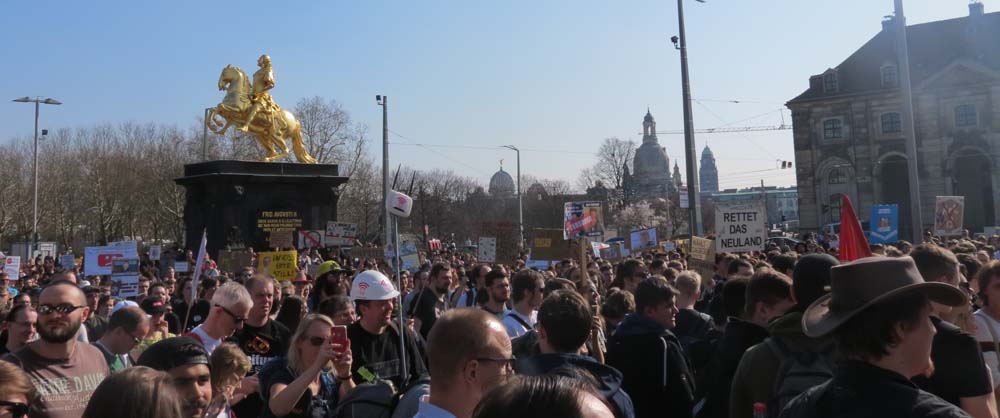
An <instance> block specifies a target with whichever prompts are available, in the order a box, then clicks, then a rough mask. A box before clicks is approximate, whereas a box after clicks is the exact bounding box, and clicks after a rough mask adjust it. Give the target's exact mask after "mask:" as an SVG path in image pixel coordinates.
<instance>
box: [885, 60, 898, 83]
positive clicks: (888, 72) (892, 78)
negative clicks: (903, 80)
mask: <svg viewBox="0 0 1000 418" xmlns="http://www.w3.org/2000/svg"><path fill="white" fill-rule="evenodd" d="M898 83H899V73H898V72H897V71H896V66H895V65H886V66H884V67H882V87H896V85H897V84H898Z"/></svg>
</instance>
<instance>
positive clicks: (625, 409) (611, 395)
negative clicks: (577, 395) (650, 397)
mask: <svg viewBox="0 0 1000 418" xmlns="http://www.w3.org/2000/svg"><path fill="white" fill-rule="evenodd" d="M565 367H576V368H579V369H582V370H586V371H587V372H588V373H590V375H591V376H593V377H594V379H596V380H597V385H598V387H597V389H598V390H600V392H601V394H602V395H604V398H605V399H607V400H608V402H610V403H611V404H612V405H613V406H614V409H615V411H614V413H615V417H616V418H634V417H635V409H634V408H633V406H632V398H630V397H629V396H628V394H627V393H625V391H624V390H622V373H621V372H619V371H618V370H616V369H615V368H613V367H610V366H607V365H604V364H601V363H598V362H597V361H596V360H594V359H592V358H590V357H586V356H581V355H578V354H570V353H548V354H539V355H537V356H534V357H532V358H529V359H528V360H527V361H525V362H523V363H520V368H519V369H518V370H517V373H518V374H524V375H528V376H541V375H544V374H548V373H552V372H553V371H554V370H556V369H559V368H565Z"/></svg>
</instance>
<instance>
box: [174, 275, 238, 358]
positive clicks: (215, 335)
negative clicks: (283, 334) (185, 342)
mask: <svg viewBox="0 0 1000 418" xmlns="http://www.w3.org/2000/svg"><path fill="white" fill-rule="evenodd" d="M251 308H253V299H252V298H251V297H250V292H247V289H246V288H245V287H243V285H241V284H239V283H235V282H230V283H226V284H225V285H223V286H222V287H220V288H219V290H216V291H215V293H214V294H213V295H212V308H211V309H210V310H209V311H208V318H205V322H203V323H202V324H201V325H198V326H197V327H195V329H193V330H191V332H189V333H187V334H184V336H185V337H191V338H194V339H195V340H197V341H198V342H200V343H201V344H202V345H204V346H205V350H206V351H208V354H212V351H215V348H216V347H218V346H219V345H220V344H222V340H224V339H226V338H229V337H230V336H232V335H233V333H234V332H236V330H239V329H243V324H244V323H246V321H247V316H248V315H250V309H251Z"/></svg>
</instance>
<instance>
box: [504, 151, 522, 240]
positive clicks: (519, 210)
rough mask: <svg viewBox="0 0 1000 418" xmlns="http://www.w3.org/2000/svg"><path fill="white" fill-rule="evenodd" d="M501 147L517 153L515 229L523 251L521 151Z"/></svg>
mask: <svg viewBox="0 0 1000 418" xmlns="http://www.w3.org/2000/svg"><path fill="white" fill-rule="evenodd" d="M503 147H504V148H507V149H509V150H514V152H516V153H517V228H518V230H519V231H520V234H521V249H524V248H525V245H524V204H523V203H522V202H521V150H519V149H517V147H515V146H513V145H504V146H503Z"/></svg>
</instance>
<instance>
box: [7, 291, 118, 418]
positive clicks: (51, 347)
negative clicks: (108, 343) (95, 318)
mask: <svg viewBox="0 0 1000 418" xmlns="http://www.w3.org/2000/svg"><path fill="white" fill-rule="evenodd" d="M89 313H90V308H88V307H87V300H86V297H85V296H84V294H83V291H81V290H80V288H79V287H77V286H76V284H74V283H69V282H65V281H63V282H56V283H53V284H51V285H49V286H48V287H46V288H45V289H44V290H43V291H42V293H41V295H39V298H38V325H39V326H38V335H39V337H40V338H39V339H38V340H37V341H35V342H32V343H30V344H28V345H27V346H25V347H24V348H22V349H21V350H18V351H17V352H14V353H8V354H7V355H5V356H4V357H3V359H4V360H6V361H9V362H11V363H14V364H16V365H18V366H19V367H21V368H22V369H23V370H24V372H25V373H27V374H28V376H29V377H31V382H32V384H34V385H35V389H36V390H37V392H38V394H39V402H38V413H37V414H35V415H33V417H44V418H50V417H51V418H63V417H66V418H70V417H79V416H81V415H82V414H83V410H84V408H86V406H87V401H88V400H89V399H90V396H91V395H92V394H93V393H94V389H96V388H97V385H99V384H100V383H101V381H103V380H104V378H105V377H107V376H108V374H110V370H109V368H108V363H107V362H106V361H105V360H104V356H103V355H102V354H101V350H99V349H97V348H95V347H94V346H92V345H90V344H87V343H82V342H79V341H77V340H76V334H77V332H79V330H80V325H81V324H82V323H83V318H84V317H86V316H87V315H88V314H89Z"/></svg>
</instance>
